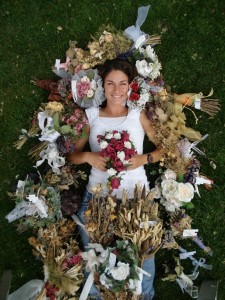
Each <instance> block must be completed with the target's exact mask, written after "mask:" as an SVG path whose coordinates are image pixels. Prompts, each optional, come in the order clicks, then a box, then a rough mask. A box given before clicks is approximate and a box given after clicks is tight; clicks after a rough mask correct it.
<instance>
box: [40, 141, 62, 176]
mask: <svg viewBox="0 0 225 300" xmlns="http://www.w3.org/2000/svg"><path fill="white" fill-rule="evenodd" d="M40 157H41V159H40V160H38V161H37V162H36V165H35V167H36V168H37V167H39V166H40V165H41V164H42V163H43V162H44V161H45V160H47V161H48V164H49V166H50V167H51V168H52V171H53V172H54V173H57V174H60V173H61V172H60V169H59V168H60V167H62V166H64V165H65V158H64V157H60V156H59V151H58V149H57V146H56V145H55V144H54V143H49V144H48V146H47V148H46V149H44V150H42V151H41V152H40Z"/></svg>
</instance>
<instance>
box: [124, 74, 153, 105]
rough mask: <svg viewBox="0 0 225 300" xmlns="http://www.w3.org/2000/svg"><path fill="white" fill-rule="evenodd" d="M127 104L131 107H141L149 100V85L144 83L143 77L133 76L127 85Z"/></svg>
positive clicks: (150, 97)
mask: <svg viewBox="0 0 225 300" xmlns="http://www.w3.org/2000/svg"><path fill="white" fill-rule="evenodd" d="M129 88H130V89H129V91H128V99H127V105H128V106H129V107H131V108H139V109H143V108H144V107H145V104H146V103H147V102H149V101H151V99H152V96H151V94H150V86H149V85H148V84H146V83H145V80H144V78H142V77H139V76H137V77H135V78H134V80H133V81H132V82H131V83H130V85H129Z"/></svg>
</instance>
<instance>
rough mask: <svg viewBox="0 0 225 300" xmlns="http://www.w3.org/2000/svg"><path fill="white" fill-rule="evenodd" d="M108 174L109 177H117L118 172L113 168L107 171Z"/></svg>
mask: <svg viewBox="0 0 225 300" xmlns="http://www.w3.org/2000/svg"><path fill="white" fill-rule="evenodd" d="M107 173H108V174H109V176H114V175H116V173H117V171H116V170H115V169H113V168H110V169H108V170H107Z"/></svg>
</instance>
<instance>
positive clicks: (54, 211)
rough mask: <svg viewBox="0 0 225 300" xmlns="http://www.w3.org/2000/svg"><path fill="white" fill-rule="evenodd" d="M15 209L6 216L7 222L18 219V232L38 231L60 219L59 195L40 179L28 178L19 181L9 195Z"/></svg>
mask: <svg viewBox="0 0 225 300" xmlns="http://www.w3.org/2000/svg"><path fill="white" fill-rule="evenodd" d="M11 196H12V197H13V198H14V199H15V202H16V207H15V208H14V209H13V210H12V211H11V212H10V213H9V214H8V215H7V216H6V219H7V220H8V221H9V222H13V221H15V220H18V219H20V223H19V224H18V226H17V227H18V231H20V232H22V231H25V230H26V229H28V228H32V229H36V228H37V229H38V228H40V227H45V226H47V225H49V224H52V223H55V222H57V221H59V220H60V219H61V218H62V212H61V202H60V194H59V192H57V191H56V189H55V188H54V187H52V186H49V185H48V184H46V183H45V182H44V181H43V180H41V179H40V178H36V179H33V178H31V177H29V176H27V178H26V179H25V180H24V181H23V180H19V181H18V184H17V188H16V191H15V193H13V194H12V195H11Z"/></svg>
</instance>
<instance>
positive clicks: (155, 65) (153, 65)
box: [149, 61, 162, 80]
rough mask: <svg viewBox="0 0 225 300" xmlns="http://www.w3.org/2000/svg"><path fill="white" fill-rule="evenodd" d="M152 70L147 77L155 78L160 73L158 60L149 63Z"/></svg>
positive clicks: (160, 66) (160, 67)
mask: <svg viewBox="0 0 225 300" xmlns="http://www.w3.org/2000/svg"><path fill="white" fill-rule="evenodd" d="M149 65H151V68H152V71H151V74H150V75H149V77H150V78H151V79H152V80H154V79H155V78H157V77H159V75H160V70H161V69H162V65H161V63H160V62H158V61H155V62H154V63H150V64H149Z"/></svg>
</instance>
